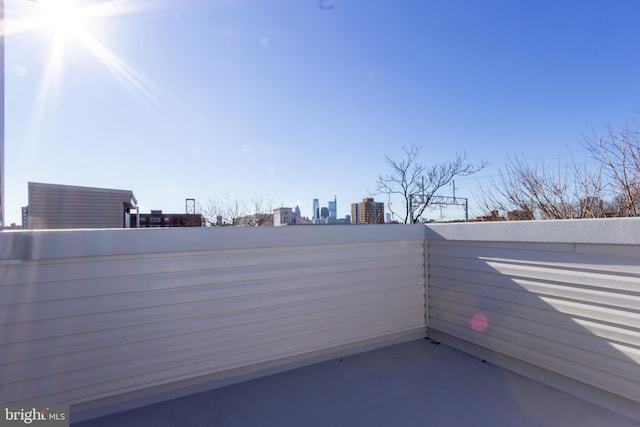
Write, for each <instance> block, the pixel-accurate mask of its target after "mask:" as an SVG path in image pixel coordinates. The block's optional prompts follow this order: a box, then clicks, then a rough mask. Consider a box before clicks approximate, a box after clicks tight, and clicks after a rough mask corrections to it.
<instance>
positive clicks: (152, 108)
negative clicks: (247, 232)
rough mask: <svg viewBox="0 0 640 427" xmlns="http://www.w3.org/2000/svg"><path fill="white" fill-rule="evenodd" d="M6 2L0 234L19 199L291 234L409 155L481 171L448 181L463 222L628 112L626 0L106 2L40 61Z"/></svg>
mask: <svg viewBox="0 0 640 427" xmlns="http://www.w3.org/2000/svg"><path fill="white" fill-rule="evenodd" d="M42 1H46V0H42ZM49 1H55V0H49ZM7 3H8V4H7V6H6V21H7V22H6V27H7V33H8V34H7V37H6V43H5V44H6V57H5V63H6V65H5V66H6V83H5V84H6V99H5V105H6V109H5V111H6V128H5V135H6V136H5V169H6V181H5V192H6V209H5V216H6V219H7V221H6V222H7V223H11V222H16V223H20V207H21V206H24V205H26V204H27V182H28V181H35V182H48V183H57V184H70V185H86V186H96V187H106V188H121V189H130V190H133V191H134V193H135V194H136V196H137V198H138V202H139V204H140V205H141V207H142V209H143V210H144V209H162V210H164V211H165V212H182V211H184V203H185V202H184V199H185V198H187V197H189V198H191V197H193V198H196V199H197V201H198V202H199V203H200V204H203V205H204V204H206V202H207V200H208V199H224V198H240V199H251V198H253V197H254V196H259V197H262V198H263V199H266V200H270V201H271V202H272V205H273V207H278V206H281V205H284V206H289V207H293V206H295V205H296V204H297V203H299V204H300V207H301V209H302V213H303V215H309V216H310V215H311V210H312V209H311V208H312V199H313V198H316V197H317V198H319V199H320V201H321V205H322V206H326V204H327V201H328V200H331V199H333V196H334V194H335V195H337V197H338V215H339V216H344V215H345V214H347V213H349V208H350V205H349V204H350V203H352V202H357V201H359V200H360V199H361V198H363V197H366V196H368V195H369V194H370V193H373V192H375V182H376V178H377V176H378V175H379V174H380V173H385V172H386V171H387V169H386V165H385V159H384V156H385V155H390V156H392V157H397V156H400V154H401V152H402V146H410V145H412V144H415V145H421V146H422V147H423V153H422V160H423V162H424V163H425V164H430V163H433V162H439V161H444V160H447V159H451V158H453V157H454V155H455V153H456V152H462V151H466V152H467V154H468V155H469V158H470V159H471V160H474V161H479V160H481V159H483V160H486V161H488V162H490V166H489V167H488V168H487V169H485V170H483V171H481V172H479V173H478V174H477V175H476V176H472V177H468V178H460V179H458V180H456V187H457V195H458V196H461V197H469V198H471V199H472V200H471V208H472V214H473V215H476V214H481V212H479V211H477V210H475V209H474V202H473V198H474V194H475V193H476V192H477V188H478V186H479V185H482V184H485V183H486V182H487V180H488V179H489V178H490V177H492V176H495V174H496V172H497V170H498V168H499V167H501V166H502V165H504V163H505V162H506V161H507V159H508V156H514V155H519V156H523V157H524V158H526V159H527V160H529V161H532V162H533V161H537V160H540V159H542V160H544V161H545V164H547V165H553V164H556V163H560V162H565V161H567V160H569V158H570V156H571V155H574V156H578V158H582V157H581V156H583V155H582V154H581V143H582V141H583V138H584V136H585V135H587V136H591V135H593V134H594V132H599V131H601V130H602V128H603V125H604V124H605V123H612V124H614V125H621V124H624V123H625V121H627V120H629V119H630V118H632V117H634V116H636V117H637V112H638V110H639V109H640V71H639V70H640V50H639V49H638V40H640V25H637V22H638V19H639V18H640V3H639V2H637V1H616V2H605V1H517V2H514V1H482V2H480V1H451V0H448V1H427V0H420V1H408V0H407V1H398V2H390V1H373V0H348V1H347V0H325V1H323V2H318V0H273V1H271V0H237V1H234V0H207V1H204V0H199V1H196V0H180V1H177V0H175V1H171V0H163V1H143V0H137V1H135V2H134V1H133V0H131V1H129V2H128V1H126V0H122V1H118V2H115V3H113V2H111V5H114V4H115V5H118V7H121V6H127V5H129V6H133V5H135V7H130V8H128V9H131V10H127V11H124V10H123V11H119V12H122V13H119V14H117V15H116V16H98V17H95V18H91V19H87V20H85V22H84V30H83V32H82V33H73V34H67V35H66V39H64V42H62V43H60V44H59V45H57V46H58V48H59V49H60V50H59V51H58V52H61V53H60V54H58V55H57V56H55V55H52V54H51V51H52V49H54V46H56V45H55V43H54V42H53V40H54V33H55V32H56V31H60V30H59V29H58V30H52V29H50V28H34V29H32V30H30V31H23V32H19V31H18V30H19V29H20V28H21V27H20V25H21V23H22V22H25V20H27V21H28V20H29V19H32V18H33V17H34V16H39V14H40V13H41V12H40V10H39V8H40V7H42V6H41V5H38V4H35V3H31V2H29V1H27V0H22V1H21V0H12V1H8V2H7ZM109 3H110V2H104V1H103V2H100V1H82V0H76V4H77V6H79V7H92V6H95V5H99V4H102V5H103V6H104V4H109ZM320 5H325V6H327V7H320ZM141 6H144V7H141ZM83 34H84V35H83ZM86 35H89V36H90V37H91V40H94V41H95V42H90V41H88V40H89V39H88V38H86ZM96 43H97V44H96ZM96 46H98V47H96ZM105 52H109V53H106V54H105ZM53 57H55V58H58V62H56V64H57V66H52V65H51V64H52V62H51V61H50V60H49V59H48V58H53ZM54 70H57V71H55V72H54ZM43 82H50V83H51V84H49V85H47V84H46V83H43ZM43 88H49V90H45V89H43ZM442 194H443V195H450V194H451V188H450V187H449V188H447V189H445V190H444V191H443V193H442ZM378 198H379V199H380V200H381V201H384V197H383V196H378ZM445 214H446V216H447V218H448V219H453V218H456V217H460V216H461V215H462V212H460V211H458V210H455V209H450V210H449V211H448V212H446V213H445ZM439 215H440V212H439V211H438V212H436V211H431V212H428V213H427V216H429V217H434V218H437V217H438V216H439Z"/></svg>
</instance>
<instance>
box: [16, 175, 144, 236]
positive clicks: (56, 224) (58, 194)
mask: <svg viewBox="0 0 640 427" xmlns="http://www.w3.org/2000/svg"><path fill="white" fill-rule="evenodd" d="M137 203H138V202H137V200H136V198H135V196H134V195H133V192H132V191H130V190H114V189H109V188H94V187H80V186H74V185H57V184H44V183H38V182H30V183H29V205H28V207H27V209H26V210H25V211H23V215H26V217H27V228H29V229H32V230H36V229H56V228H58V229H60V228H66V229H70V228H129V227H130V226H131V211H135V210H137Z"/></svg>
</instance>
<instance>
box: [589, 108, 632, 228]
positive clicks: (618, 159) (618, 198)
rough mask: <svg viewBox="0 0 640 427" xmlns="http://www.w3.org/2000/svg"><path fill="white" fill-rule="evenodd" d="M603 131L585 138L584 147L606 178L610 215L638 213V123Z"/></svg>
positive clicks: (607, 128) (608, 127)
mask: <svg viewBox="0 0 640 427" xmlns="http://www.w3.org/2000/svg"><path fill="white" fill-rule="evenodd" d="M606 130H607V134H606V135H605V136H604V137H603V136H596V137H595V138H586V140H585V144H584V147H585V148H586V150H587V151H588V152H589V154H590V155H591V157H593V158H594V159H595V160H597V161H598V162H599V163H600V166H601V168H602V170H603V173H604V174H605V175H606V176H607V178H608V180H609V182H608V187H609V188H608V190H609V193H610V195H611V200H610V202H609V204H608V206H609V209H610V210H611V211H610V212H609V215H611V216H640V124H638V122H636V121H634V122H633V123H632V124H631V125H628V126H626V127H624V128H622V129H620V130H616V129H614V128H613V127H612V126H611V125H608V126H607V127H606Z"/></svg>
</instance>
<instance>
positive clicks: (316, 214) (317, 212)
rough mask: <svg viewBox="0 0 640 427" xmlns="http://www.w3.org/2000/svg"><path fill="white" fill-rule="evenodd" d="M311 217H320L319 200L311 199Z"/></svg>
mask: <svg viewBox="0 0 640 427" xmlns="http://www.w3.org/2000/svg"><path fill="white" fill-rule="evenodd" d="M313 219H320V200H318V199H313Z"/></svg>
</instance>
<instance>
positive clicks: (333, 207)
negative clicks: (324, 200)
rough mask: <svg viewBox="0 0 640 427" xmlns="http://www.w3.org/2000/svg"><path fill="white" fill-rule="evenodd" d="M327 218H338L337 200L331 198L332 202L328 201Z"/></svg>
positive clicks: (334, 197)
mask: <svg viewBox="0 0 640 427" xmlns="http://www.w3.org/2000/svg"><path fill="white" fill-rule="evenodd" d="M329 217H330V218H338V198H337V197H336V196H333V201H329Z"/></svg>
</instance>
